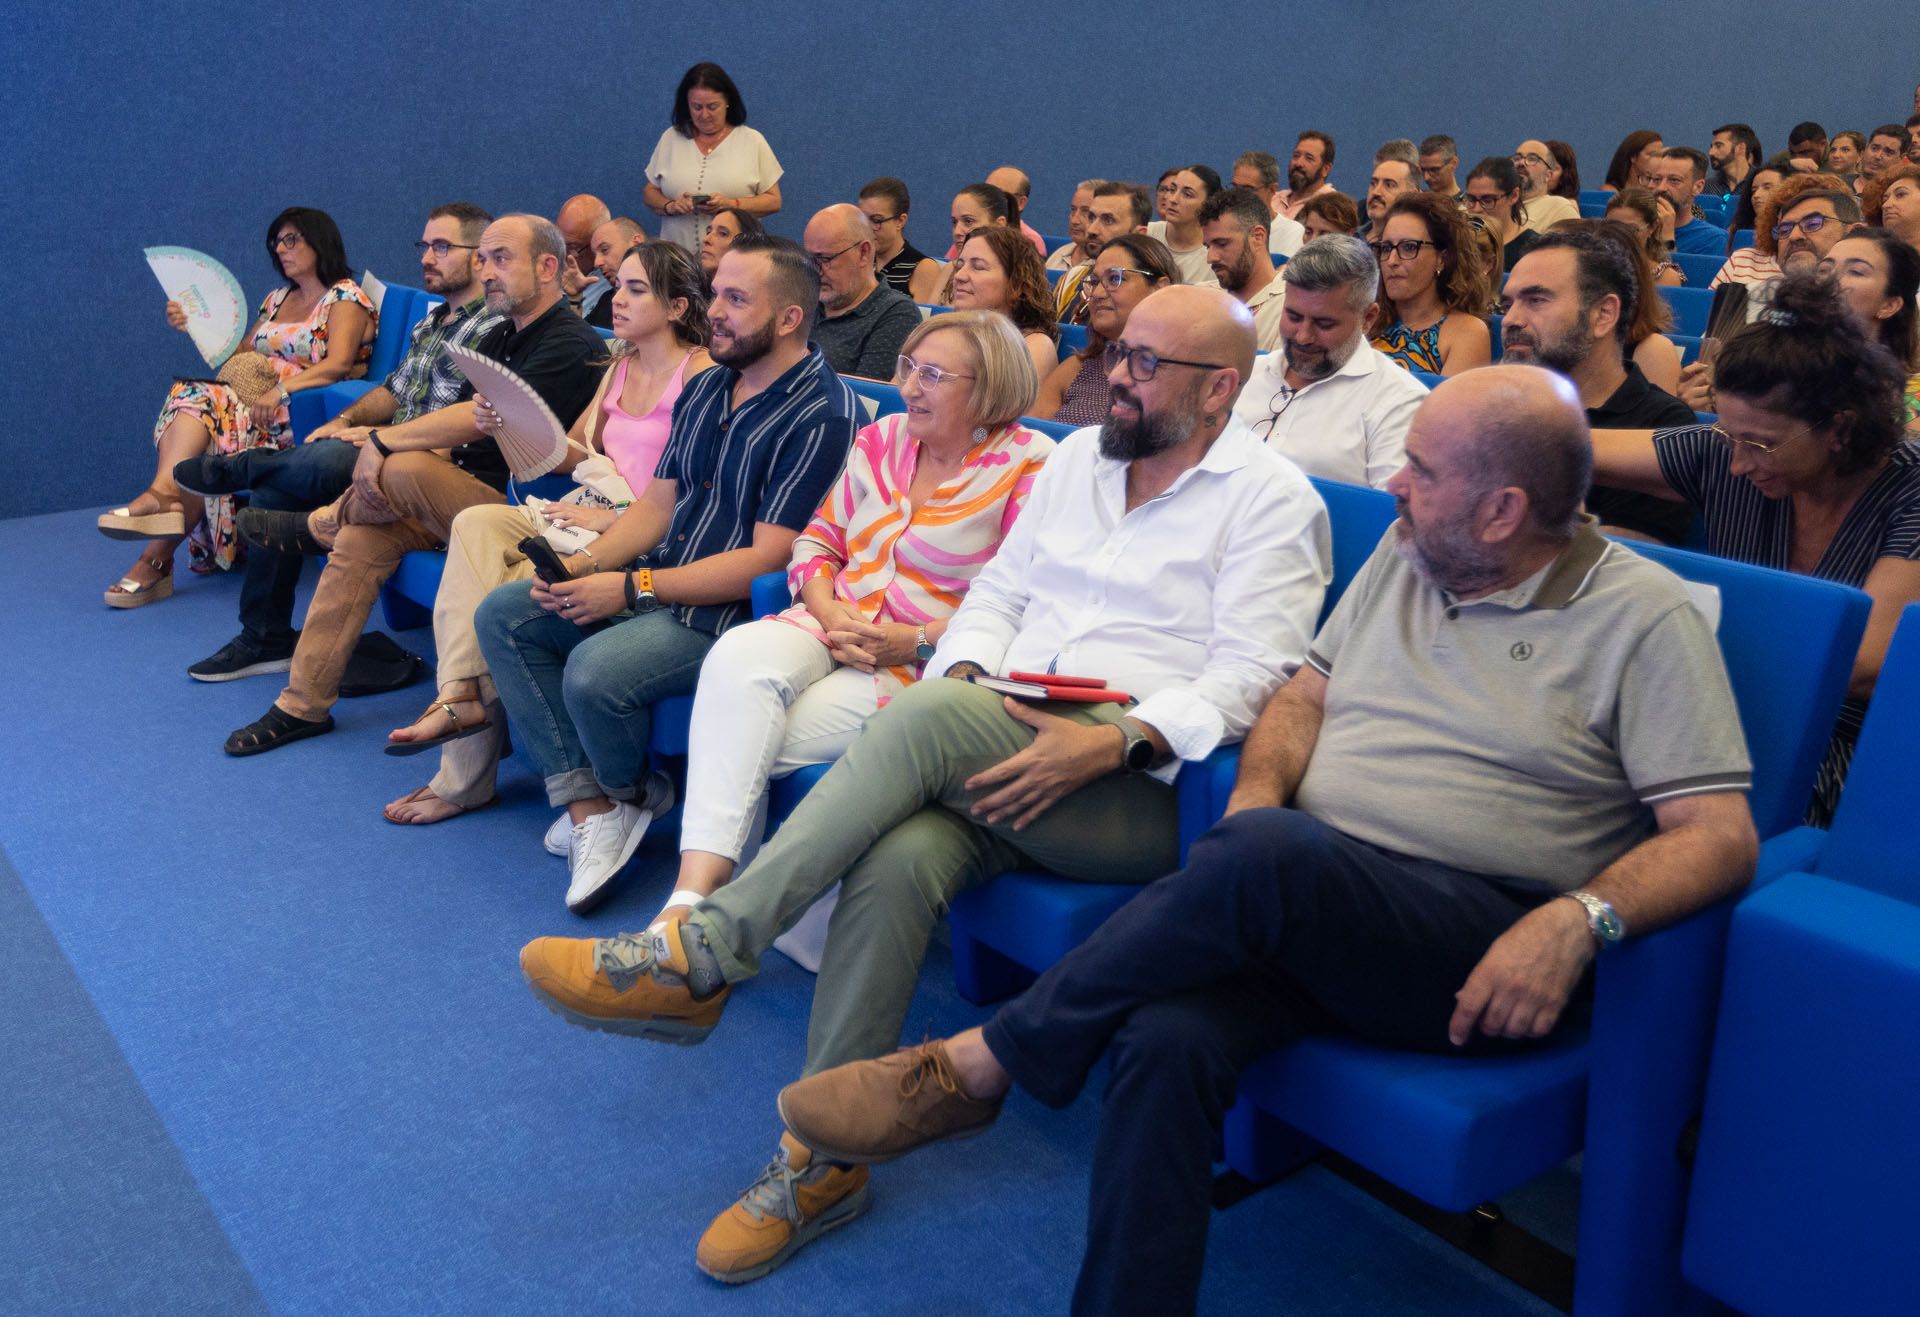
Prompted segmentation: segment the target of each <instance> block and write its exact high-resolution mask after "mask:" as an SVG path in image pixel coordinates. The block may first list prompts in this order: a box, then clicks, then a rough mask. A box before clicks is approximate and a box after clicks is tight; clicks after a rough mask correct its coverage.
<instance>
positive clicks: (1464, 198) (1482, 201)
mask: <svg viewBox="0 0 1920 1317" xmlns="http://www.w3.org/2000/svg"><path fill="white" fill-rule="evenodd" d="M1505 200H1506V197H1504V196H1502V195H1501V194H1500V193H1498V192H1496V193H1494V194H1493V195H1492V196H1489V197H1476V196H1474V195H1473V193H1471V192H1463V193H1461V194H1460V204H1461V205H1463V206H1465V207H1466V208H1467V209H1468V210H1492V209H1493V208H1494V207H1495V206H1497V205H1499V204H1500V203H1501V202H1502V201H1505Z"/></svg>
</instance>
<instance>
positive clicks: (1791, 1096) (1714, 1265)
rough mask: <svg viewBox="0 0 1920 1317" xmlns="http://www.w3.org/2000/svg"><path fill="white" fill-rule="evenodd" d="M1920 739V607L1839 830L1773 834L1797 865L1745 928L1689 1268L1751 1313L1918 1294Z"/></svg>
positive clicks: (1722, 1038) (1897, 649)
mask: <svg viewBox="0 0 1920 1317" xmlns="http://www.w3.org/2000/svg"><path fill="white" fill-rule="evenodd" d="M1916 746H1920V605H1916V606H1913V607H1909V608H1908V609H1907V610H1906V612H1905V614H1904V615H1903V616H1902V618H1901V625H1900V627H1899V628H1898V629H1897V630H1896V632H1895V634H1894V640H1893V644H1892V646H1891V648H1890V649H1889V651H1888V654H1887V660H1886V663H1885V665H1884V666H1883V667H1882V669H1881V672H1880V677H1879V681H1878V682H1877V684H1876V687H1875V691H1874V697H1873V703H1872V706H1871V708H1870V709H1869V711H1868V715H1867V721H1866V726H1865V728H1864V729H1863V730H1862V732H1861V735H1860V741H1859V744H1858V746H1857V747H1856V749H1855V752H1854V757H1853V763H1852V766H1851V768H1850V770H1849V772H1848V774H1847V789H1846V793H1845V794H1844V795H1843V796H1842V797H1841V801H1840V807H1839V810H1838V811H1837V813H1836V814H1835V816H1834V820H1833V830H1832V832H1831V834H1823V833H1817V832H1814V831H1813V830H1812V829H1803V830H1801V831H1800V832H1797V833H1789V834H1788V835H1787V836H1786V837H1785V838H1782V839H1780V844H1775V845H1770V847H1769V849H1770V850H1771V851H1773V852H1774V853H1773V854H1771V855H1769V856H1768V857H1767V858H1768V861H1769V862H1770V865H1771V866H1772V867H1776V868H1778V867H1785V868H1790V869H1793V870H1796V871H1795V872H1792V873H1789V874H1787V876H1785V877H1782V878H1780V879H1779V880H1778V881H1776V882H1773V883H1771V884H1769V885H1768V886H1767V887H1765V888H1764V889H1763V890H1761V891H1758V892H1756V893H1754V894H1753V895H1752V896H1750V897H1748V898H1747V900H1745V901H1744V902H1742V903H1741V905H1740V906H1739V908H1738V909H1737V910H1736V911H1735V912H1734V915H1733V923H1732V929H1731V931H1730V933H1729V935H1728V945H1727V960H1726V977H1725V980H1724V983H1723V985H1722V989H1721V996H1720V1011H1719V1026H1718V1030H1717V1033H1716V1036H1715V1040H1714V1049H1713V1063H1712V1069H1711V1072H1710V1076H1709V1080H1708V1085H1707V1095H1706V1107H1705V1113H1704V1116H1703V1119H1702V1122H1701V1128H1700V1143H1699V1153H1698V1159H1697V1161H1696V1163H1695V1166H1694V1171H1693V1186H1692V1192H1691V1196H1690V1198H1689V1201H1688V1209H1687V1229H1686V1244H1685V1253H1684V1267H1685V1274H1686V1276H1687V1278H1688V1279H1689V1280H1691V1281H1693V1282H1694V1283H1695V1284H1697V1285H1699V1286H1700V1287H1701V1288H1702V1289H1704V1290H1706V1291H1707V1292H1708V1293H1709V1294H1711V1295H1713V1297H1715V1298H1716V1299H1718V1300H1720V1301H1721V1302H1723V1303H1727V1304H1730V1305H1733V1306H1735V1307H1737V1308H1740V1309H1742V1310H1744V1311H1748V1312H1795V1311H1798V1312H1814V1311H1821V1312H1896V1311H1906V1310H1909V1309H1911V1307H1912V1306H1913V1295H1914V1292H1915V1285H1916V1280H1920V1275H1917V1274H1916V1271H1915V1267H1914V1261H1913V1259H1914V1243H1913V1229H1912V1227H1913V1222H1914V1221H1915V1219H1916V1216H1917V1215H1920V1195H1917V1193H1916V1186H1920V1139H1916V1138H1915V1137H1914V1134H1913V1114H1914V1097H1915V1094H1916V1093H1920V1053H1916V1051H1915V1050H1914V1048H1913V1047H1912V1046H1911V1045H1910V1043H1911V1038H1912V1022H1913V1021H1914V1020H1915V1019H1916V1018H1920V862H1917V861H1916V856H1920V811H1916V810H1914V808H1913V804H1912V798H1913V790H1912V782H1913V776H1914V759H1915V747H1916ZM1902 1295H1905V1296H1906V1297H1904V1298H1902V1297H1901V1296H1902Z"/></svg>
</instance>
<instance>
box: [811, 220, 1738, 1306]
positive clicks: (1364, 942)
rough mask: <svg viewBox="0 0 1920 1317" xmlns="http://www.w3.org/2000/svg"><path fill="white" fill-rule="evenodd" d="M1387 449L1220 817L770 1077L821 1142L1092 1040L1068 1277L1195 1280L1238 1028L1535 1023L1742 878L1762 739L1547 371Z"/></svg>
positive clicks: (1467, 395)
mask: <svg viewBox="0 0 1920 1317" xmlns="http://www.w3.org/2000/svg"><path fill="white" fill-rule="evenodd" d="M1321 241H1325V239H1321ZM1317 245H1318V243H1311V244H1309V247H1312V246H1317ZM1289 268H1291V267H1289ZM1407 457H1408V464H1407V468H1406V469H1405V470H1404V471H1403V472H1402V473H1401V474H1400V475H1399V476H1397V477H1395V479H1394V481H1393V483H1392V486H1391V489H1392V492H1393V493H1394V494H1395V495H1396V496H1397V498H1398V499H1399V501H1400V516H1399V518H1398V521H1397V522H1396V524H1395V525H1394V526H1393V527H1391V528H1389V529H1388V531H1387V533H1386V534H1385V535H1384V536H1382V537H1381V541H1380V544H1379V547H1378V548H1376V549H1375V550H1374V553H1373V556H1372V557H1371V558H1370V559H1368V561H1367V563H1366V565H1365V566H1364V567H1362V568H1361V569H1360V573H1359V575H1358V576H1356V577H1355V578H1354V580H1353V582H1352V584H1350V585H1349V586H1348V587H1347V590H1346V593H1345V594H1344V595H1342V596H1341V599H1340V602H1339V604H1338V605H1337V606H1336V607H1335V608H1334V611H1333V614H1332V616H1331V617H1329V618H1328V619H1327V621H1326V624H1325V625H1324V626H1322V627H1321V629H1320V632H1319V634H1318V635H1317V636H1315V637H1314V641H1313V644H1312V646H1311V647H1310V648H1309V649H1308V651H1307V659H1306V662H1305V663H1304V664H1303V665H1302V666H1301V668H1300V670H1299V671H1298V672H1296V673H1295V674H1294V675H1293V678H1292V680H1290V681H1288V682H1287V684H1286V685H1284V686H1282V687H1281V688H1280V691H1279V693H1278V694H1276V695H1275V696H1274V697H1273V699H1272V700H1270V701H1269V702H1268V704H1267V707H1266V710H1265V712H1264V713H1262V714H1261V716H1260V721H1259V722H1258V723H1257V724H1256V725H1255V726H1254V729H1253V731H1252V733H1251V734H1249V736H1248V737H1247V742H1246V745H1245V746H1244V748H1243V749H1242V751H1241V757H1240V775H1239V779H1238V781H1237V782H1236V783H1235V785H1234V790H1233V795H1232V796H1231V798H1230V799H1229V801H1228V804H1227V810H1226V817H1225V819H1223V820H1222V821H1221V822H1220V823H1219V824H1217V825H1216V826H1215V827H1213V828H1212V829H1211V830H1210V831H1208V832H1207V833H1206V834H1205V835H1203V836H1202V837H1200V838H1199V840H1197V841H1195V842H1194V843H1193V845H1192V847H1191V849H1190V850H1189V851H1188V854H1187V859H1186V863H1185V866H1184V867H1183V868H1182V869H1180V870H1179V871H1177V872H1175V873H1171V874H1169V875H1167V876H1166V877H1163V878H1160V879H1158V880H1157V881H1155V882H1153V883H1150V884H1148V886H1147V887H1146V888H1145V889H1144V890H1143V891H1142V892H1141V893H1140V895H1139V896H1137V897H1135V898H1134V899H1133V900H1132V901H1130V902H1128V903H1127V904H1126V905H1124V906H1122V907H1121V908H1120V909H1119V910H1118V911H1117V912H1116V913H1115V914H1114V915H1113V916H1112V917H1111V918H1109V919H1108V920H1107V922H1106V923H1105V924H1104V925H1102V926H1101V927H1100V928H1099V929H1097V930H1095V931H1094V933H1093V934H1092V936H1090V937H1089V938H1088V939H1087V940H1086V941H1085V942H1083V943H1082V944H1081V945H1080V946H1079V947H1078V948H1076V949H1075V950H1073V951H1071V952H1068V953H1067V955H1066V956H1065V957H1063V958H1062V959H1061V960H1060V961H1059V962H1058V963H1057V964H1055V965H1054V966H1053V968H1051V969H1050V970H1048V971H1047V972H1046V973H1045V974H1042V975H1041V976H1040V978H1039V980H1038V981H1037V982H1035V983H1034V985H1033V986H1032V987H1031V988H1029V989H1028V990H1027V991H1026V992H1025V993H1023V994H1022V995H1021V996H1019V997H1017V998H1015V999H1014V1000H1013V1001H1011V1002H1010V1003H1008V1004H1007V1005H1005V1006H1003V1007H1001V1008H1000V1010H999V1011H998V1012H996V1013H995V1014H994V1016H993V1017H992V1018H991V1019H990V1020H988V1021H987V1023H986V1025H985V1026H984V1027H983V1028H977V1029H969V1030H967V1031H965V1032H964V1033H961V1034H959V1035H957V1036H955V1037H953V1038H949V1039H946V1040H944V1041H941V1042H931V1043H924V1044H922V1045H921V1046H919V1047H913V1048H908V1049H906V1050H903V1051H899V1052H894V1053H892V1054H891V1055H888V1056H883V1057H881V1058H879V1059H877V1060H869V1061H855V1062H852V1063H849V1064H846V1065H842V1066H839V1067H837V1068H835V1069H832V1070H826V1071H822V1072H820V1073H818V1074H815V1075H812V1076H811V1077H809V1078H806V1079H802V1080H800V1081H799V1082H798V1083H795V1084H790V1085H788V1087H787V1088H786V1089H785V1090H784V1091H782V1093H781V1094H780V1114H781V1116H782V1117H783V1118H784V1119H785V1121H786V1124H787V1128H788V1130H789V1131H791V1133H792V1136H793V1137H794V1138H795V1139H796V1140H798V1142H799V1143H800V1144H801V1145H803V1146H804V1147H805V1148H806V1149H807V1150H809V1151H810V1152H811V1154H812V1155H813V1156H816V1157H828V1158H835V1159H838V1160H841V1161H846V1162H850V1163H853V1164H855V1165H858V1166H861V1167H862V1168H864V1166H865V1165H866V1164H867V1163H872V1162H880V1161H886V1160H888V1159H890V1158H893V1157H898V1156H900V1155H902V1154H903V1153H906V1152H910V1151H912V1150H913V1149H914V1148H917V1147H920V1146H923V1145H925V1144H928V1143H932V1142H936V1141H939V1140H942V1139H950V1138H959V1137H963V1136H966V1135H970V1134H978V1133H981V1132H982V1131H983V1130H985V1129H986V1127H987V1126H988V1125H990V1124H991V1123H992V1122H993V1121H994V1119H995V1118H996V1117H997V1116H998V1115H999V1113H1000V1108H1001V1106H1002V1104H1003V1102H1004V1100H1005V1098H1006V1095H1007V1093H1008V1092H1009V1090H1010V1089H1011V1088H1012V1087H1013V1086H1014V1085H1015V1084H1018V1085H1019V1086H1020V1087H1021V1088H1023V1089H1025V1090H1026V1091H1027V1092H1028V1093H1029V1094H1031V1095H1032V1096H1033V1097H1035V1098H1036V1099H1038V1100H1039V1101H1040V1102H1042V1103H1043V1104H1045V1105H1047V1106H1049V1107H1056V1108H1058V1107H1064V1106H1067V1105H1068V1104H1069V1103H1071V1102H1072V1101H1073V1100H1074V1099H1075V1098H1076V1097H1077V1096H1078V1095H1079V1093H1080V1091H1081V1090H1082V1088H1083V1087H1084V1086H1085V1084H1086V1081H1087V1079H1088V1078H1089V1076H1090V1073H1091V1071H1092V1070H1093V1068H1094V1066H1095V1064H1096V1063H1097V1062H1098V1061H1099V1060H1100V1059H1101V1058H1102V1057H1103V1056H1104V1057H1105V1058H1106V1059H1107V1061H1108V1073H1107V1078H1106V1095H1105V1099H1104V1102H1103V1105H1102V1108H1101V1117H1100V1130H1099V1135H1098V1138H1097V1140H1096V1143H1095V1151H1094V1161H1093V1174H1092V1183H1091V1186H1090V1189H1089V1195H1088V1197H1089V1202H1090V1208H1089V1210H1090V1218H1089V1221H1088V1226H1087V1252H1086V1256H1085V1258H1084V1259H1083V1261H1082V1263H1081V1268H1080V1276H1079V1281H1078V1284H1077V1285H1076V1287H1075V1290H1074V1296H1073V1309H1074V1311H1075V1312H1114V1311H1129V1312H1133V1311H1138V1312H1192V1311H1193V1310H1194V1303H1195V1299H1196V1297H1197V1295H1198V1293H1199V1289H1200V1282H1201V1276H1202V1270H1203V1266H1204V1262H1205V1252H1206V1240H1207V1226H1208V1219H1209V1217H1210V1215H1211V1198H1212V1190H1213V1149H1214V1145H1215V1141H1216V1140H1217V1139H1218V1138H1219V1137H1220V1132H1221V1129H1222V1126H1223V1124H1224V1120H1225V1116H1226V1112H1227V1109H1228V1108H1229V1107H1231V1106H1232V1105H1233V1093H1234V1089H1235V1086H1236V1084H1237V1081H1238V1079H1239V1076H1240V1073H1241V1071H1242V1070H1244V1069H1245V1068H1246V1067H1247V1066H1248V1065H1249V1064H1251V1063H1252V1062H1253V1061H1254V1060H1255V1059H1257V1058H1258V1057H1260V1056H1261V1055H1263V1054H1265V1053H1267V1052H1269V1051H1272V1050H1273V1049H1274V1048H1276V1047H1282V1046H1285V1045H1287V1044H1289V1043H1291V1042H1294V1041H1295V1040H1297V1039H1299V1038H1301V1037H1303V1036H1305V1035H1308V1034H1312V1033H1334V1034H1339V1035H1345V1036H1349V1037H1357V1038H1360V1039H1362V1040H1364V1041H1366V1042H1369V1043H1372V1044H1374V1045H1376V1046H1383V1047H1390V1048H1399V1049H1405V1050H1414V1051H1432V1052H1466V1053H1473V1052H1479V1051H1485V1052H1495V1053H1499V1052H1508V1051H1511V1050H1513V1048H1514V1047H1516V1046H1518V1045H1525V1044H1529V1043H1534V1042H1537V1041H1538V1040H1541V1039H1545V1038H1549V1037H1551V1036H1552V1035H1553V1034H1554V1031H1555V1030H1556V1028H1557V1027H1558V1026H1559V1024H1560V1022H1561V1020H1562V1019H1563V1018H1565V1016H1566V1015H1567V1014H1568V1007H1569V1005H1570V1004H1571V1003H1572V1001H1573V1000H1574V998H1575V996H1576V993H1577V991H1578V989H1579V986H1580V984H1581V983H1582V982H1583V981H1584V980H1585V979H1586V977H1587V974H1588V972H1589V970H1590V968H1591V966H1592V964H1593V961H1594V959H1595V957H1596V956H1603V955H1607V954H1610V953H1609V951H1608V950H1607V949H1608V948H1610V947H1613V946H1615V945H1617V944H1618V943H1620V942H1621V941H1622V940H1624V939H1625V938H1627V937H1629V936H1639V935H1643V934H1646V933H1649V932H1652V931H1653V930H1655V929H1657V928H1660V927H1661V926H1663V925H1666V924H1669V923H1672V922H1674V921H1675V920H1678V919H1683V918H1685V917H1686V916H1687V915H1689V914H1691V913H1693V912H1694V911H1695V910H1698V909H1700V908H1701V907H1703V906H1706V905H1709V904H1711V903H1712V902H1714V901H1717V900H1721V899H1723V898H1725V897H1727V896H1730V895H1731V894H1733V893H1735V892H1737V891H1739V890H1740V889H1741V888H1742V887H1744V886H1745V885H1746V884H1747V882H1748V881H1749V880H1750V879H1751V877H1752V875H1753V866H1754V860H1755V856H1756V855H1757V853H1758V849H1759V847H1758V842H1757V840H1756V838H1755V836H1754V828H1753V819H1752V817H1751V815H1750V814H1749V812H1748V809H1747V802H1746V799H1745V796H1744V793H1745V791H1746V790H1747V788H1748V786H1749V783H1750V780H1751V776H1752V773H1751V765H1750V763H1749V760H1748V756H1747V751H1746V746H1745V744H1744V743H1743V741H1742V739H1741V734H1740V727H1739V713H1738V711H1737V710H1736V709H1735V707H1734V703H1733V693H1732V690H1731V689H1730V687H1729V683H1728V681H1727V674H1726V668H1725V666H1724V665H1723V663H1722V660H1721V657H1720V650H1719V647H1718V645H1716V644H1715V643H1714V638H1713V629H1712V627H1711V626H1709V625H1708V623H1707V621H1706V619H1705V618H1704V617H1703V616H1701V614H1700V612H1699V611H1698V610H1697V609H1695V608H1694V607H1693V606H1692V604H1691V603H1690V601H1689V599H1688V595H1687V591H1686V587H1685V586H1684V585H1683V584H1682V583H1681V582H1680V581H1679V580H1678V579H1676V578H1675V577H1674V576H1673V575H1672V574H1671V573H1669V572H1668V571H1666V570H1665V569H1664V568H1662V567H1659V566H1657V565H1655V564H1654V563H1652V562H1649V561H1648V560H1647V559H1645V558H1642V557H1640V556H1638V555H1637V554H1635V553H1633V552H1632V551H1631V550H1629V549H1626V548H1624V547H1622V546H1621V545H1618V544H1614V543H1612V542H1611V541H1609V540H1608V539H1606V537H1605V536H1603V535H1601V534H1600V533H1599V532H1598V531H1597V530H1596V529H1595V528H1594V526H1593V525H1592V523H1591V522H1590V521H1588V520H1587V519H1585V518H1584V517H1582V516H1581V514H1580V497H1581V494H1582V493H1583V492H1584V491H1585V488H1586V484H1587V479H1588V476H1589V474H1590V473H1591V470H1592V447H1591V444H1590V442H1589V436H1588V432H1587V425H1586V422H1585V420H1584V419H1582V417H1581V415H1580V405H1579V402H1578V400H1577V399H1576V398H1574V397H1573V394H1572V390H1571V389H1569V388H1568V387H1567V384H1566V382H1565V381H1564V380H1560V379H1558V378H1557V377H1555V376H1553V375H1550V374H1548V373H1547V372H1546V371H1542V370H1539V369H1536V368H1533V367H1527V366H1489V367H1486V368H1484V369H1482V370H1474V371H1469V372H1467V373H1465V374H1463V375H1460V376H1457V377H1455V378H1453V379H1449V380H1447V381H1446V382H1444V383H1443V384H1441V385H1440V387H1439V388H1438V389H1436V390H1435V391H1434V393H1433V394H1432V396H1431V397H1429V398H1428V399H1427V401H1426V402H1425V403H1423V404H1422V405H1421V407H1420V412H1419V415H1417V416H1416V417H1415V418H1414V424H1413V428H1412V429H1411V430H1410V431H1409V433H1408V436H1407ZM1383 711H1390V713H1389V715H1388V716H1383ZM1542 747H1551V748H1552V749H1551V752H1550V753H1547V752H1543V750H1542Z"/></svg>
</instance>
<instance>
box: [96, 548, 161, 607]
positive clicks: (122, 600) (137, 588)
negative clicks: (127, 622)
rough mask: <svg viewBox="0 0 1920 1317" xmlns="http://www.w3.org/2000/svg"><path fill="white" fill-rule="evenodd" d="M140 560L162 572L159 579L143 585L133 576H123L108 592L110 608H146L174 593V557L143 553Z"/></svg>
mask: <svg viewBox="0 0 1920 1317" xmlns="http://www.w3.org/2000/svg"><path fill="white" fill-rule="evenodd" d="M140 561H141V562H143V563H145V564H146V565H147V566H149V567H151V568H153V570H154V571H156V572H158V573H160V575H159V577H158V579H156V580H153V581H149V582H148V583H147V584H145V585H142V584H140V582H138V581H136V580H134V579H133V578H132V577H131V576H123V577H121V578H120V580H119V581H118V582H117V583H116V584H115V585H114V587H113V588H112V589H111V590H108V591H107V593H106V600H107V607H108V608H145V607H146V606H147V605H148V604H157V603H159V602H160V601H161V600H162V599H165V598H166V597H167V596H168V595H170V594H172V593H173V558H172V556H171V555H169V556H168V557H165V558H149V557H147V556H145V555H144V554H143V555H141V557H140Z"/></svg>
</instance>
